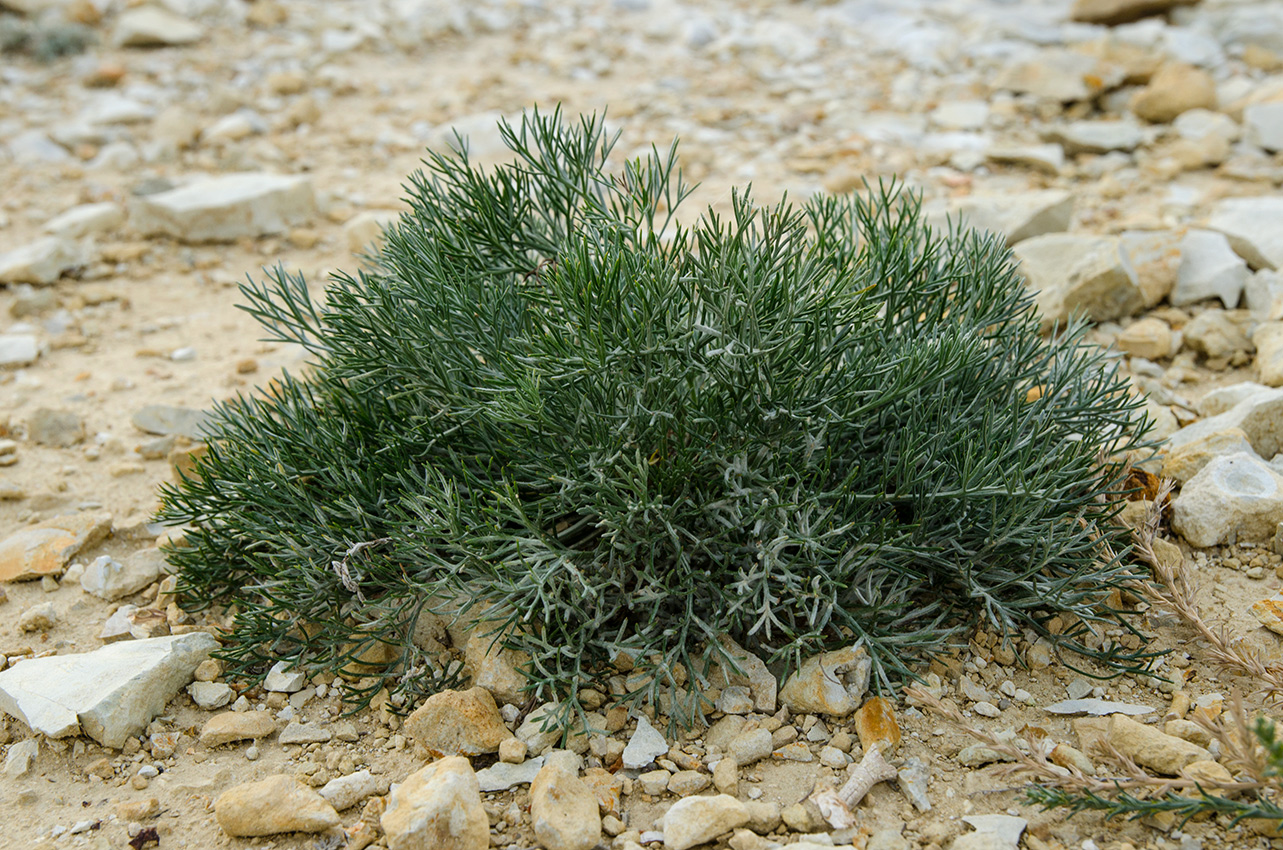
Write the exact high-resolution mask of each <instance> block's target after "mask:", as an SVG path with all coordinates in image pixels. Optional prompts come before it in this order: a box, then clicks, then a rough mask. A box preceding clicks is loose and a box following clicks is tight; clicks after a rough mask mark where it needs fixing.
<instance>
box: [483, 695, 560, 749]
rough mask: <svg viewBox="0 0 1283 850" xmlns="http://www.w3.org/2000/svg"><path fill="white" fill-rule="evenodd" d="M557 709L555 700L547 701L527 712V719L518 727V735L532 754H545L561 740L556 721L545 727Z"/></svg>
mask: <svg viewBox="0 0 1283 850" xmlns="http://www.w3.org/2000/svg"><path fill="white" fill-rule="evenodd" d="M557 711H558V705H557V704H556V703H555V702H546V703H544V704H543V705H541V706H539V707H538V708H536V709H535V710H534V711H532V712H530V713H529V714H527V715H526V719H525V720H523V721H521V725H520V726H518V727H517V732H516V736H517V738H518V739H520V740H522V741H524V742H525V744H526V748H527V749H526V751H527V752H528V753H529V754H530V755H531V756H539V755H543V754H544V753H545V752H547V751H548V750H550V749H552V748H553V747H554V746H556V744H557V742H558V741H560V740H561V729H560V727H559V726H558V725H557V724H556V723H550V724H549V725H548V728H547V729H545V728H543V727H544V724H545V722H547V721H546V718H547V717H548V716H550V715H554V714H556V713H557ZM496 748H497V745H496Z"/></svg>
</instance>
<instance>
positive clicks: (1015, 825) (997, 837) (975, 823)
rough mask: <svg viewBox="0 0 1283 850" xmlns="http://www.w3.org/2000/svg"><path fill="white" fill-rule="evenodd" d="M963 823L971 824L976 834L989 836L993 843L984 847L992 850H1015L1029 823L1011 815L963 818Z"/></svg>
mask: <svg viewBox="0 0 1283 850" xmlns="http://www.w3.org/2000/svg"><path fill="white" fill-rule="evenodd" d="M963 821H965V822H966V823H969V824H971V826H972V827H974V828H975V830H976V832H977V833H981V834H984V835H987V836H990V837H991V838H992V839H993V841H991V842H989V843H988V844H987V845H985V846H988V847H991V848H992V850H1000V849H1001V848H1007V849H1008V850H1016V848H1017V847H1019V846H1020V836H1021V835H1023V834H1024V832H1025V827H1027V826H1029V821H1027V820H1025V819H1024V818H1018V817H1014V816H1012V815H971V816H970V817H964V818H963Z"/></svg>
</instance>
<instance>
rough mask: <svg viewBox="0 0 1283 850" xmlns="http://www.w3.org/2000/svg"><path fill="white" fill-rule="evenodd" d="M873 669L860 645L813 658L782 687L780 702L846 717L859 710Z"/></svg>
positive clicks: (797, 708) (803, 711)
mask: <svg viewBox="0 0 1283 850" xmlns="http://www.w3.org/2000/svg"><path fill="white" fill-rule="evenodd" d="M872 669H873V661H872V659H870V658H869V652H868V650H866V649H865V648H864V647H863V646H860V645H858V644H857V645H855V646H850V647H847V648H845V649H835V650H833V651H832V652H825V653H821V654H820V655H815V656H812V657H810V658H808V659H807V660H806V661H804V662H803V663H802V667H801V669H799V670H798V671H797V672H796V673H794V674H793V675H792V676H789V678H788V681H786V682H785V683H784V687H782V688H780V702H782V703H784V704H785V705H787V706H788V707H789V709H790V710H792V711H794V712H796V713H799V714H827V715H831V716H833V717H845V716H846V715H848V714H850V713H851V712H853V711H855V710H856V709H857V708H859V707H860V703H861V701H862V700H863V699H864V694H865V692H866V691H867V690H868V689H869V675H870V673H871V671H872ZM739 763H740V764H741V765H743V764H747V763H748V762H747V761H744V760H743V759H741V760H740V762H739Z"/></svg>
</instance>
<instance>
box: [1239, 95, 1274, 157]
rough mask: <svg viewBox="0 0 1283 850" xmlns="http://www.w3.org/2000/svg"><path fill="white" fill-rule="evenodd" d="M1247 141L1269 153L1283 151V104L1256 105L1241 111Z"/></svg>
mask: <svg viewBox="0 0 1283 850" xmlns="http://www.w3.org/2000/svg"><path fill="white" fill-rule="evenodd" d="M1243 127H1244V131H1245V135H1246V136H1247V140H1248V141H1249V142H1250V143H1252V144H1254V145H1256V146H1257V147H1260V148H1264V149H1265V150H1267V151H1269V152H1270V153H1277V152H1278V151H1283V103H1277V102H1276V103H1256V104H1253V105H1251V106H1249V107H1247V108H1246V109H1244V110H1243Z"/></svg>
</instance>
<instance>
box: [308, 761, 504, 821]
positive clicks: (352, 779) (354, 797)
mask: <svg viewBox="0 0 1283 850" xmlns="http://www.w3.org/2000/svg"><path fill="white" fill-rule="evenodd" d="M387 790H388V780H387V779H382V778H380V777H378V776H375V775H374V774H372V773H370V771H368V770H358V771H357V772H356V773H349V774H348V775H347V776H336V777H335V778H333V779H331V780H330V781H329V782H327V783H325V786H324V787H323V788H321V791H320V794H321V796H322V797H323V798H324V799H325V802H327V803H329V804H330V805H331V806H333V807H334V810H335V811H336V812H341V811H343V810H344V809H350V808H352V807H353V806H355V805H356V804H357V803H359V802H361V801H362V800H364V799H365V798H367V797H373V796H374V795H375V794H383V793H386V792H387ZM482 790H484V789H482Z"/></svg>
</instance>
